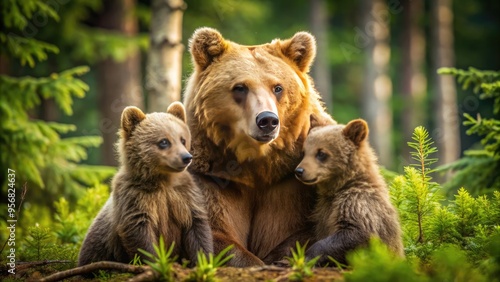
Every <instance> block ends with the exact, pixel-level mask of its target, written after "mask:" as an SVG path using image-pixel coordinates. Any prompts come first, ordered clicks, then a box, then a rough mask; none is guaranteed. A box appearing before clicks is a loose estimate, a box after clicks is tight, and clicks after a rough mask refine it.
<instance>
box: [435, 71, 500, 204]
mask: <svg viewBox="0 0 500 282" xmlns="http://www.w3.org/2000/svg"><path fill="white" fill-rule="evenodd" d="M438 72H439V73H440V74H450V75H453V76H456V77H457V80H458V82H459V83H460V84H462V86H463V88H464V89H467V88H469V87H473V90H474V93H475V94H479V99H481V100H485V101H487V102H491V103H492V104H493V117H492V118H483V117H481V115H480V114H479V113H478V114H477V116H476V117H473V116H472V115H470V114H468V113H464V117H465V121H464V122H463V124H464V125H465V126H468V127H469V128H468V130H467V131H466V133H467V134H468V135H477V136H480V137H481V138H482V139H481V146H482V148H480V149H469V150H467V151H465V152H464V154H465V157H464V158H462V159H460V160H458V161H456V162H454V163H451V164H447V165H444V166H442V167H441V168H440V170H452V171H455V175H454V177H453V179H452V180H451V181H450V182H449V183H447V184H446V185H445V187H446V189H447V190H448V191H450V193H454V192H455V191H456V190H457V189H458V188H460V187H463V186H466V187H468V188H469V189H470V190H469V191H470V192H472V193H473V195H479V194H481V193H492V191H494V190H499V189H500V174H499V173H498V171H500V120H499V119H498V115H499V114H500V72H498V71H481V70H478V69H475V68H469V70H459V69H454V68H441V69H439V71H438ZM495 115H496V117H495Z"/></svg>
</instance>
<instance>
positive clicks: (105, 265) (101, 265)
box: [39, 261, 152, 282]
mask: <svg viewBox="0 0 500 282" xmlns="http://www.w3.org/2000/svg"><path fill="white" fill-rule="evenodd" d="M97 270H117V271H121V272H127V273H133V274H139V273H143V272H147V271H152V270H151V269H150V267H149V266H135V265H131V264H126V263H120V262H113V261H99V262H94V263H91V264H87V265H84V266H79V267H75V268H72V269H68V270H64V271H60V272H57V273H54V274H52V275H49V276H47V277H44V278H42V279H40V280H39V281H40V282H42V281H45V282H48V281H60V280H62V279H66V278H69V277H73V276H76V275H82V274H90V273H92V272H95V271H97ZM136 281H138V280H136Z"/></svg>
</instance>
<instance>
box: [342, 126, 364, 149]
mask: <svg viewBox="0 0 500 282" xmlns="http://www.w3.org/2000/svg"><path fill="white" fill-rule="evenodd" d="M342 133H343V134H344V136H345V137H346V138H347V139H349V140H351V141H352V142H353V143H354V145H356V146H357V147H359V146H360V145H361V142H363V141H364V140H365V139H366V138H367V137H368V124H367V123H366V121H364V120H362V119H355V120H352V121H350V122H349V123H348V124H347V125H346V126H345V127H344V129H343V130H342Z"/></svg>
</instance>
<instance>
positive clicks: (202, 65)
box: [189, 27, 227, 71]
mask: <svg viewBox="0 0 500 282" xmlns="http://www.w3.org/2000/svg"><path fill="white" fill-rule="evenodd" d="M226 48H227V42H226V41H225V40H224V38H223V37H222V35H221V34H220V33H219V32H218V31H217V30H215V29H213V28H209V27H202V28H199V29H197V30H195V32H194V33H193V36H192V37H191V39H190V40H189V50H190V52H191V56H192V59H193V63H194V65H195V66H196V68H198V70H199V71H203V70H205V69H206V68H207V67H208V66H209V65H210V64H211V63H212V62H213V60H214V59H215V58H217V57H219V56H220V55H222V53H224V50H226Z"/></svg>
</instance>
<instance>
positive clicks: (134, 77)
mask: <svg viewBox="0 0 500 282" xmlns="http://www.w3.org/2000/svg"><path fill="white" fill-rule="evenodd" d="M135 3H136V2H135V0H108V1H104V10H103V12H102V14H101V17H100V20H99V26H100V27H102V28H105V29H111V30H116V31H119V32H122V33H124V34H126V35H129V36H134V35H136V34H137V29H138V23H137V19H136V18H135V16H134V9H135ZM98 73H99V75H98V78H97V79H98V85H99V98H100V99H99V110H100V113H101V121H100V123H99V127H100V130H101V132H102V135H103V139H104V143H103V145H102V147H101V148H102V149H101V150H102V163H103V164H105V165H117V161H116V157H115V149H114V144H115V142H116V136H117V134H116V132H117V131H118V128H119V126H120V116H121V112H122V111H123V109H124V108H125V107H126V106H129V105H134V106H137V107H141V108H143V107H144V103H143V98H142V91H141V87H140V53H139V50H138V49H137V50H136V51H134V52H132V53H131V54H130V55H129V56H128V57H127V58H126V59H125V60H124V61H122V62H116V61H114V60H112V59H105V60H103V61H101V62H100V63H99V64H98Z"/></svg>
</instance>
